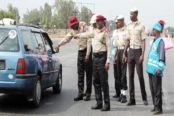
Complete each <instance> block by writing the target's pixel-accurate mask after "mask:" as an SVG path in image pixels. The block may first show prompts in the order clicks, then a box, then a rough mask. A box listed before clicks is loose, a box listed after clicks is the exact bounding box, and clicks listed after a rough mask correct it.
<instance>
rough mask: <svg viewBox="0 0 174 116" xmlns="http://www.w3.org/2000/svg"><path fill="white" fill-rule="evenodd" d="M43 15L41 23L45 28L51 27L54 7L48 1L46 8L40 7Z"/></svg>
mask: <svg viewBox="0 0 174 116" xmlns="http://www.w3.org/2000/svg"><path fill="white" fill-rule="evenodd" d="M40 12H41V14H42V16H41V24H42V25H43V27H44V28H45V29H49V28H50V27H51V22H52V8H51V6H50V5H49V4H48V3H45V5H44V8H42V7H41V8H40Z"/></svg>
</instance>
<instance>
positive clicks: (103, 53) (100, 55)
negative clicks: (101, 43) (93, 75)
mask: <svg viewBox="0 0 174 116" xmlns="http://www.w3.org/2000/svg"><path fill="white" fill-rule="evenodd" d="M103 55H106V52H98V53H93V56H94V57H96V58H101V57H103Z"/></svg>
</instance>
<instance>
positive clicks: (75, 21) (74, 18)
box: [68, 16, 79, 27]
mask: <svg viewBox="0 0 174 116" xmlns="http://www.w3.org/2000/svg"><path fill="white" fill-rule="evenodd" d="M78 23H79V20H78V19H77V17H76V16H72V17H71V18H70V19H69V20H68V26H69V27H71V26H73V25H75V24H78Z"/></svg>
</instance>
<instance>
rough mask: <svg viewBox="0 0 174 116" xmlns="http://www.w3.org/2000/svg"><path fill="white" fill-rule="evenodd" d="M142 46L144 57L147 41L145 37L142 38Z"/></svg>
mask: <svg viewBox="0 0 174 116" xmlns="http://www.w3.org/2000/svg"><path fill="white" fill-rule="evenodd" d="M141 48H142V54H141V55H142V56H143V57H144V53H145V49H146V41H145V39H144V40H142V44H141Z"/></svg>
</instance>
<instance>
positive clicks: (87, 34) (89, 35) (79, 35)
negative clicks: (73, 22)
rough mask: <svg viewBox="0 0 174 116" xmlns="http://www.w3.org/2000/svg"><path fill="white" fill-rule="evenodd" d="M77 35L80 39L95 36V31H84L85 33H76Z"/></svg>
mask: <svg viewBox="0 0 174 116" xmlns="http://www.w3.org/2000/svg"><path fill="white" fill-rule="evenodd" d="M75 37H77V38H79V39H89V38H94V32H93V31H87V32H84V33H79V34H77V35H75Z"/></svg>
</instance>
